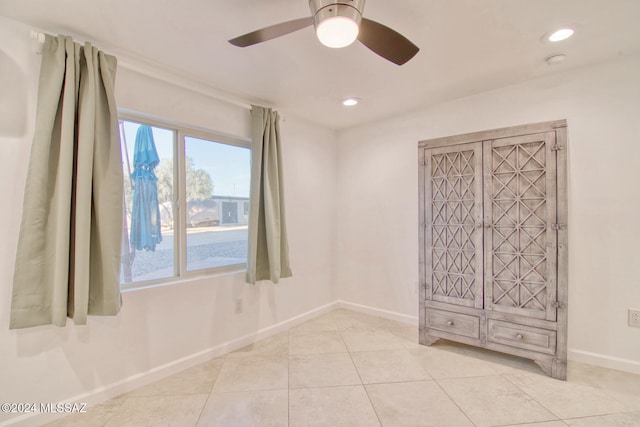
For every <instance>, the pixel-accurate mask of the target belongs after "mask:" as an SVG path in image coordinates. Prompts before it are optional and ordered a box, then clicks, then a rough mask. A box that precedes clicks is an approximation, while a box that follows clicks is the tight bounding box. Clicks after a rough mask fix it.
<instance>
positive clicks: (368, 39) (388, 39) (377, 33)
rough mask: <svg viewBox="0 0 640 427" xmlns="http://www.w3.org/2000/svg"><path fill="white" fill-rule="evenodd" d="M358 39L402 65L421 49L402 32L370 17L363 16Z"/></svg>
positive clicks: (382, 55) (379, 53)
mask: <svg viewBox="0 0 640 427" xmlns="http://www.w3.org/2000/svg"><path fill="white" fill-rule="evenodd" d="M358 40H360V42H361V43H362V44H363V45H365V46H366V47H368V48H369V49H371V50H372V51H374V52H375V53H377V54H378V55H380V56H381V57H383V58H384V59H386V60H388V61H391V62H393V63H394V64H398V65H402V64H404V63H406V62H407V61H409V60H410V59H411V58H413V57H414V56H415V55H416V53H418V51H419V50H420V48H418V46H416V45H415V44H413V43H411V41H409V39H407V38H406V37H405V36H403V35H402V34H400V33H398V32H397V31H394V30H392V29H391V28H389V27H387V26H385V25H382V24H380V23H378V22H375V21H372V20H370V19H366V18H362V22H361V23H360V32H359V33H358Z"/></svg>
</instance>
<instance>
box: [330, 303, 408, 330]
mask: <svg viewBox="0 0 640 427" xmlns="http://www.w3.org/2000/svg"><path fill="white" fill-rule="evenodd" d="M338 307H340V308H346V309H348V310H353V311H358V312H360V313H364V314H371V315H372V316H378V317H384V318H385V319H390V320H395V321H397V322H402V323H406V324H407V325H411V326H418V317H417V316H409V315H408V314H403V313H398V312H395V311H389V310H383V309H381V308H376V307H370V306H368V305H362V304H356V303H353V302H349V301H342V300H339V301H338Z"/></svg>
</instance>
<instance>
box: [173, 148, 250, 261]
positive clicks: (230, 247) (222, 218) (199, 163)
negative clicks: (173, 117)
mask: <svg viewBox="0 0 640 427" xmlns="http://www.w3.org/2000/svg"><path fill="white" fill-rule="evenodd" d="M185 156H186V158H185V166H186V167H185V171H186V186H187V218H186V219H187V240H186V242H187V270H188V271H193V270H201V269H206V268H213V267H224V266H229V265H238V264H245V263H246V262H247V224H248V219H249V212H248V206H249V186H250V176H251V168H250V164H251V157H250V151H249V149H248V148H243V147H236V146H233V145H228V144H223V143H219V142H214V141H207V140H204V139H198V138H192V137H186V138H185Z"/></svg>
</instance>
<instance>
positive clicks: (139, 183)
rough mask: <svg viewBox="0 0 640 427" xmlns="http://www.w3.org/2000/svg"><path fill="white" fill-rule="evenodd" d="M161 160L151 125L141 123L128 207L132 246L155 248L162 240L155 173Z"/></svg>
mask: <svg viewBox="0 0 640 427" xmlns="http://www.w3.org/2000/svg"><path fill="white" fill-rule="evenodd" d="M158 163H160V158H159V157H158V151H157V150H156V145H155V143H154V141H153V131H152V129H151V126H146V125H142V126H140V128H138V132H137V133H136V142H135V145H134V148H133V173H132V174H131V179H132V180H133V208H132V210H131V236H130V238H129V241H130V243H131V247H132V248H135V249H136V250H139V251H141V250H143V249H145V250H148V251H155V250H156V245H157V244H158V243H160V242H161V241H162V234H161V233H160V208H159V207H158V179H157V177H156V174H155V172H154V169H155V168H156V166H158Z"/></svg>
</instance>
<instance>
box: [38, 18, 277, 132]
mask: <svg viewBox="0 0 640 427" xmlns="http://www.w3.org/2000/svg"><path fill="white" fill-rule="evenodd" d="M30 38H31V40H32V41H33V46H32V48H33V52H34V53H37V54H42V48H43V47H44V40H45V34H44V33H41V32H39V31H36V30H33V29H32V30H31V31H30ZM118 64H119V65H120V66H122V67H123V68H126V69H127V70H129V71H133V72H136V73H139V74H142V75H145V76H147V77H151V78H154V79H156V80H160V81H163V82H165V83H169V84H171V85H174V86H178V87H181V88H183V89H187V90H191V91H194V92H196V93H199V94H202V95H206V96H209V97H210V98H213V99H215V100H218V101H222V102H226V103H227V104H231V105H235V106H236V107H241V108H244V109H247V110H251V104H249V103H247V102H243V101H240V100H238V99H234V98H232V97H230V96H225V95H223V94H220V93H218V92H217V91H216V90H215V89H214V88H212V87H211V86H209V85H207V84H205V83H199V82H196V81H193V80H191V79H189V78H185V77H182V76H171V75H167V74H173V73H170V72H166V71H161V72H158V71H156V70H152V67H145V66H142V65H138V64H135V62H134V61H128V60H127V59H120V58H118ZM176 77H178V78H176ZM280 117H281V120H282V121H285V118H284V115H283V114H280Z"/></svg>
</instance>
